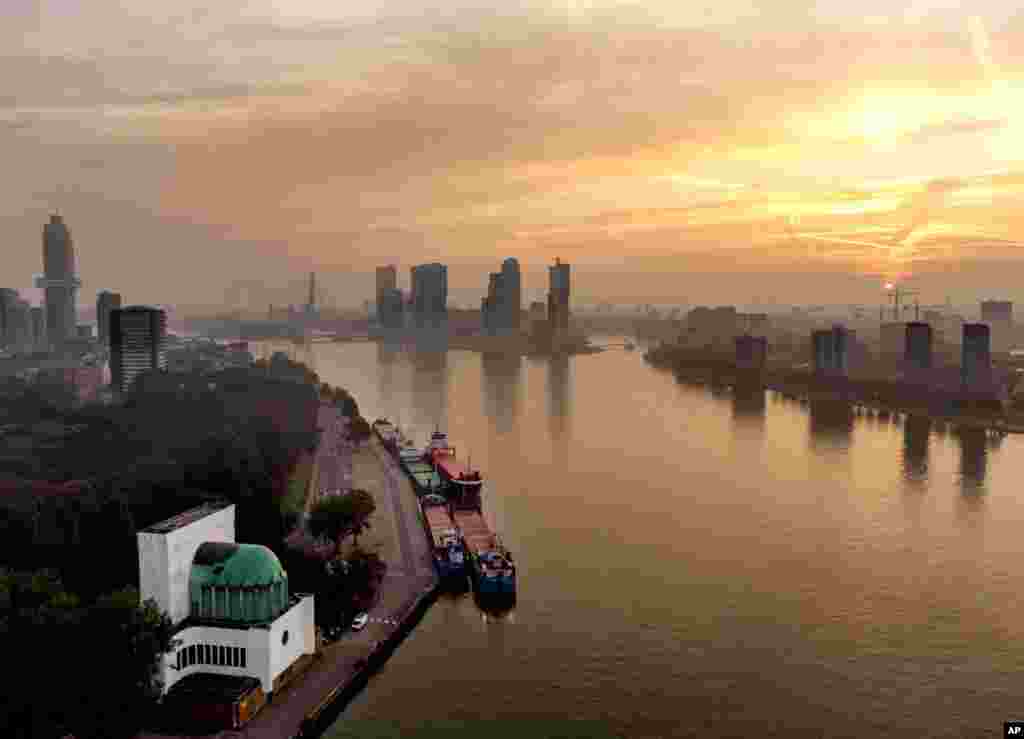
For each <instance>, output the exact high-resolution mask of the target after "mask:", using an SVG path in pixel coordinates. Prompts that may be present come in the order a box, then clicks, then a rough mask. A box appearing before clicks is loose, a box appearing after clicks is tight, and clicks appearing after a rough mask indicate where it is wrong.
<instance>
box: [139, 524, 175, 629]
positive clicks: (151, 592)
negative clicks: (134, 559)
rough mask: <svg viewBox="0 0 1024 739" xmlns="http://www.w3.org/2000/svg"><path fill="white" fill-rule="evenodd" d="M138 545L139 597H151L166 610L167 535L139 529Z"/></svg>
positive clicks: (168, 583)
mask: <svg viewBox="0 0 1024 739" xmlns="http://www.w3.org/2000/svg"><path fill="white" fill-rule="evenodd" d="M136 540H137V541H138V545H139V597H140V598H141V599H142V600H143V601H146V600H149V599H150V598H152V599H153V600H155V601H156V602H157V605H159V606H160V609H161V610H164V611H167V610H168V606H169V604H170V602H171V591H170V582H169V580H168V579H167V537H166V536H164V535H163V534H154V533H149V532H145V531H140V532H139V533H138V535H137V536H136Z"/></svg>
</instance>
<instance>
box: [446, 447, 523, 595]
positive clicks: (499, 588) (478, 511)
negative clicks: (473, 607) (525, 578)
mask: <svg viewBox="0 0 1024 739" xmlns="http://www.w3.org/2000/svg"><path fill="white" fill-rule="evenodd" d="M429 453H430V458H431V461H432V462H433V464H434V469H435V471H436V472H437V474H438V477H439V478H440V485H441V494H442V495H444V497H445V498H446V499H447V501H448V503H449V506H450V507H451V512H452V519H453V520H454V521H455V525H456V526H457V527H458V529H459V531H460V532H461V534H462V539H463V543H464V545H465V548H466V557H467V559H468V560H469V574H470V578H471V579H472V581H473V588H474V590H475V591H476V593H477V595H478V596H480V597H482V598H487V599H488V600H490V599H492V598H500V599H501V600H503V601H504V600H510V601H514V600H515V596H516V566H515V563H514V562H513V560H512V554H511V553H510V552H509V551H508V549H506V548H505V547H504V546H503V545H502V543H501V541H500V540H499V539H498V537H497V536H496V535H495V534H494V533H493V532H492V531H491V530H490V527H489V526H488V525H487V521H486V520H484V516H483V506H482V503H481V496H480V494H481V491H482V489H483V477H482V476H481V475H480V472H479V471H478V470H473V469H472V468H471V467H470V466H469V465H468V464H463V463H462V462H460V461H459V460H458V459H457V458H456V455H455V449H454V448H453V447H451V446H449V445H448V439H447V436H446V435H445V434H443V433H441V432H435V433H434V434H433V435H432V436H431V443H430V448H429Z"/></svg>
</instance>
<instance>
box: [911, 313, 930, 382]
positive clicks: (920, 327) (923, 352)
mask: <svg viewBox="0 0 1024 739" xmlns="http://www.w3.org/2000/svg"><path fill="white" fill-rule="evenodd" d="M904 359H905V360H906V362H907V366H908V367H909V368H910V369H916V370H926V369H930V368H931V366H932V327H931V326H930V325H929V324H927V323H921V322H919V321H912V322H910V323H908V324H907V331H906V352H905V354H904Z"/></svg>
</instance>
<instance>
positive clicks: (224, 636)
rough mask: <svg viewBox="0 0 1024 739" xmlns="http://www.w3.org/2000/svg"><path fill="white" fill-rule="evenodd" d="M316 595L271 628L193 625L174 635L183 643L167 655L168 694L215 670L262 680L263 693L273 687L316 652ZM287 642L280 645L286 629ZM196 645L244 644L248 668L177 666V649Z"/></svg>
mask: <svg viewBox="0 0 1024 739" xmlns="http://www.w3.org/2000/svg"><path fill="white" fill-rule="evenodd" d="M313 607H314V603H313V596H312V595H307V596H305V597H304V598H303V599H302V600H301V601H300V602H298V603H296V604H295V605H294V606H292V607H291V609H289V610H288V611H287V612H286V613H284V615H282V616H281V617H280V618H278V619H277V621H275V622H274V623H273V624H271V625H270V626H269V627H259V626H255V627H252V628H249V629H226V628H223V627H219V626H190V627H189V628H187V629H182V630H181V631H179V632H178V633H177V634H175V635H174V638H175V640H176V641H178V642H180V645H179V646H177V647H176V648H175V651H173V652H171V653H170V654H167V655H164V664H163V671H162V674H161V677H162V678H163V682H164V692H165V693H166V692H167V691H168V690H169V689H170V688H171V686H172V685H174V684H175V683H176V682H178V681H179V680H181V679H182V678H183V677H185V676H187V675H191V674H192V673H193V672H212V673H215V674H218V675H244V676H250V677H255V678H257V679H258V680H259V681H260V684H261V685H262V687H263V690H264V692H266V693H270V692H271V691H272V690H273V689H274V679H275V678H276V677H277V676H278V675H280V674H281V673H282V672H284V671H285V670H286V669H288V667H289V666H290V665H291V664H292V663H293V662H295V660H297V659H298V658H299V657H300V656H302V655H303V654H312V653H313V652H315V651H316V626H315V622H314V620H313V618H314V612H313ZM286 629H287V631H288V643H287V644H281V638H282V635H283V634H284V632H285V630H286ZM195 644H213V645H217V646H225V647H244V648H245V650H246V655H245V667H244V668H242V667H225V666H222V665H208V664H202V663H199V664H194V665H190V666H188V667H185V668H184V669H181V670H179V669H177V668H176V665H177V661H178V657H177V652H178V651H179V650H182V649H186V648H188V647H190V646H192V645H195Z"/></svg>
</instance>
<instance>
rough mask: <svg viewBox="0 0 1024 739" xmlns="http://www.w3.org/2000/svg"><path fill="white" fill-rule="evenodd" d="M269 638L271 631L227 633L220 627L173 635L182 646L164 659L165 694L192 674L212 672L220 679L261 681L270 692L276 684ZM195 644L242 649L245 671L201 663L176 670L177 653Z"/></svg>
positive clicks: (184, 631) (202, 627)
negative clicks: (236, 677) (242, 677)
mask: <svg viewBox="0 0 1024 739" xmlns="http://www.w3.org/2000/svg"><path fill="white" fill-rule="evenodd" d="M269 634H270V632H269V630H268V629H260V628H252V629H225V628H222V627H219V626H190V627H189V628H187V629H183V630H181V631H179V632H178V633H177V634H175V635H174V639H175V641H177V642H179V643H180V645H179V646H178V647H176V648H175V651H173V652H171V653H170V654H166V655H164V667H163V673H162V677H163V681H164V686H163V689H164V692H165V693H166V692H167V691H168V690H169V689H170V688H171V686H172V685H174V684H175V683H176V682H178V681H179V680H181V679H182V678H183V677H186V676H188V675H191V674H192V673H193V672H212V673H215V674H217V675H238V676H248V677H255V678H257V679H258V680H259V681H260V683H261V685H262V687H263V690H264V691H267V692H269V691H270V689H271V688H272V687H273V684H274V682H273V678H272V677H271V676H270V660H269V657H270V649H269V645H268V640H269ZM195 644H213V645H217V646H225V647H243V648H245V650H246V653H245V667H244V668H243V667H226V666H223V665H208V664H203V663H202V662H200V663H199V664H193V665H189V666H188V667H185V668H183V669H181V670H179V669H177V668H176V665H177V662H178V657H177V652H178V651H180V650H182V649H187V648H188V647H190V646H193V645H195Z"/></svg>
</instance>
